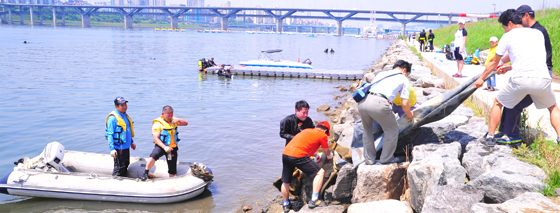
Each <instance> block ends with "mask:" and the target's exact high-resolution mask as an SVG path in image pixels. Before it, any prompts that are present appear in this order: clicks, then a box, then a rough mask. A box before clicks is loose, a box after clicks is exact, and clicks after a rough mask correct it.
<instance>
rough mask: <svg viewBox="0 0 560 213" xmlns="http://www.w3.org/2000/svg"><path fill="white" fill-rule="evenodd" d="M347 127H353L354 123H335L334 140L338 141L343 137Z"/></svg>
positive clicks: (333, 129)
mask: <svg viewBox="0 0 560 213" xmlns="http://www.w3.org/2000/svg"><path fill="white" fill-rule="evenodd" d="M347 128H353V124H352V123H343V124H335V125H333V127H332V134H333V135H334V140H335V141H338V140H339V139H341V137H343V136H342V134H343V132H344V130H345V129H347Z"/></svg>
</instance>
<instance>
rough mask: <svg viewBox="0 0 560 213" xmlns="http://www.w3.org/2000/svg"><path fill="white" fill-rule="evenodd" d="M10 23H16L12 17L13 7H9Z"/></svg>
mask: <svg viewBox="0 0 560 213" xmlns="http://www.w3.org/2000/svg"><path fill="white" fill-rule="evenodd" d="M8 20H9V21H8V24H10V25H12V24H14V19H13V17H12V8H8Z"/></svg>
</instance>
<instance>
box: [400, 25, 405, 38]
mask: <svg viewBox="0 0 560 213" xmlns="http://www.w3.org/2000/svg"><path fill="white" fill-rule="evenodd" d="M401 34H402V36H403V37H405V38H406V24H402V33H401Z"/></svg>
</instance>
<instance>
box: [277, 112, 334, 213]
mask: <svg viewBox="0 0 560 213" xmlns="http://www.w3.org/2000/svg"><path fill="white" fill-rule="evenodd" d="M330 128H331V125H330V124H329V122H327V121H322V122H319V123H318V124H317V126H316V127H315V128H314V129H305V130H303V131H301V132H300V133H299V134H297V135H296V136H295V137H294V138H293V140H292V141H291V142H290V143H289V144H288V145H287V146H286V147H285V148H284V151H283V152H282V188H281V189H280V191H281V192H282V207H283V209H284V212H285V213H287V212H289V211H290V209H292V205H291V204H290V201H289V193H290V183H291V181H292V174H293V173H294V170H295V168H298V169H299V170H301V171H302V172H303V173H305V174H306V175H307V176H309V177H310V178H313V194H312V196H311V202H309V208H310V209H313V208H315V207H317V206H319V205H320V204H321V201H320V200H319V191H320V190H321V187H322V185H323V178H324V176H325V170H323V168H321V166H319V164H317V162H315V161H313V160H311V158H309V156H312V155H313V154H315V152H317V149H319V146H320V147H321V148H323V152H324V153H325V154H326V156H327V160H328V161H330V160H332V158H333V154H332V153H331V151H330V150H329V141H328V138H327V136H330V133H329V131H330Z"/></svg>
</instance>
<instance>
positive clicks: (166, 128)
mask: <svg viewBox="0 0 560 213" xmlns="http://www.w3.org/2000/svg"><path fill="white" fill-rule="evenodd" d="M188 124H189V122H187V121H186V120H184V119H179V118H176V117H173V108H172V107H171V106H164V107H163V110H162V112H161V116H160V117H159V118H156V119H155V120H154V122H153V125H152V136H153V137H154V143H155V146H154V150H153V151H152V154H150V159H148V161H147V162H146V170H145V171H144V174H143V175H142V177H140V179H141V180H142V181H145V180H147V179H148V178H149V176H148V173H149V172H150V169H151V168H152V167H153V166H154V164H155V163H156V161H157V160H158V159H159V158H160V157H162V156H164V155H166V158H167V168H168V170H167V173H169V177H175V175H177V157H178V156H177V150H179V147H178V142H179V138H178V136H179V132H178V130H177V128H178V126H187V125H188Z"/></svg>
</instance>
